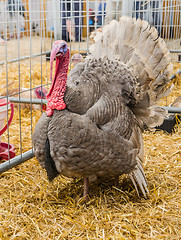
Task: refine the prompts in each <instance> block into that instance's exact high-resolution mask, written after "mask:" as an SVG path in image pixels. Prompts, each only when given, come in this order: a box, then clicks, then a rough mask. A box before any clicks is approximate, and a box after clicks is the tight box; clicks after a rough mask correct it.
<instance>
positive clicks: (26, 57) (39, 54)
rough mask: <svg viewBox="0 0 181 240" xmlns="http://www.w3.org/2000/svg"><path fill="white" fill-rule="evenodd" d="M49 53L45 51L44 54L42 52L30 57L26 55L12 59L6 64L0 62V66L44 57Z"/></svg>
mask: <svg viewBox="0 0 181 240" xmlns="http://www.w3.org/2000/svg"><path fill="white" fill-rule="evenodd" d="M49 53H50V51H46V52H42V53H37V54H33V55H31V56H30V55H28V56H24V57H20V58H14V59H11V60H7V62H6V61H2V62H0V65H4V64H5V63H13V62H17V61H21V60H26V59H29V58H30V57H31V58H34V57H39V56H42V55H46V54H49Z"/></svg>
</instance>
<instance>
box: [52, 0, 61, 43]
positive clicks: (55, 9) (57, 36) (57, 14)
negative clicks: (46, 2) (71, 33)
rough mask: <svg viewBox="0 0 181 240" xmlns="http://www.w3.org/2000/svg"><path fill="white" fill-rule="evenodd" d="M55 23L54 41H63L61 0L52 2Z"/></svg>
mask: <svg viewBox="0 0 181 240" xmlns="http://www.w3.org/2000/svg"><path fill="white" fill-rule="evenodd" d="M52 9H53V22H54V39H55V40H59V39H61V36H62V33H61V29H62V28H61V24H60V0H52Z"/></svg>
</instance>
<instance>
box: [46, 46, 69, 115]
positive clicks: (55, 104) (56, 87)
mask: <svg viewBox="0 0 181 240" xmlns="http://www.w3.org/2000/svg"><path fill="white" fill-rule="evenodd" d="M52 52H53V53H51V59H50V65H51V68H50V79H51V75H52V69H53V60H52V59H54V57H55V56H56V52H57V49H56V46H55V50H54V49H53V50H52ZM54 55H55V56H54ZM68 66H69V49H67V52H66V53H65V54H64V55H63V53H62V55H61V56H59V57H56V67H55V75H54V78H53V82H52V85H51V88H50V91H49V93H48V95H47V100H48V103H47V109H46V113H47V116H52V114H53V110H54V109H56V110H63V109H65V108H66V104H65V102H64V100H63V97H64V93H65V90H66V85H67V73H68Z"/></svg>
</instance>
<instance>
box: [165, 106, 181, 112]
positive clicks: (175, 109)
mask: <svg viewBox="0 0 181 240" xmlns="http://www.w3.org/2000/svg"><path fill="white" fill-rule="evenodd" d="M161 108H163V109H165V110H167V111H168V113H181V108H178V107H162V106H161Z"/></svg>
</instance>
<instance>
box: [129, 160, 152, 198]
mask: <svg viewBox="0 0 181 240" xmlns="http://www.w3.org/2000/svg"><path fill="white" fill-rule="evenodd" d="M129 176H130V179H131V181H132V182H133V185H134V187H135V189H136V192H137V194H138V196H140V194H139V189H140V190H141V192H142V194H143V196H144V197H145V198H147V195H149V190H148V186H147V181H146V177H145V174H144V170H143V167H142V164H141V162H140V161H138V164H137V166H136V169H135V170H133V171H132V172H131V173H130V174H129Z"/></svg>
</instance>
